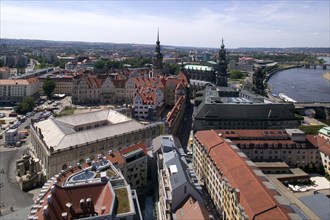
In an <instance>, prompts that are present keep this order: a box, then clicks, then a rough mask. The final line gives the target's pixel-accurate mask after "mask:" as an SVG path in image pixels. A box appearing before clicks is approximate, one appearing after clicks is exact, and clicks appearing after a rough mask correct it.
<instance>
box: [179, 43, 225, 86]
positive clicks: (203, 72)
mask: <svg viewBox="0 0 330 220" xmlns="http://www.w3.org/2000/svg"><path fill="white" fill-rule="evenodd" d="M226 55H227V52H226V49H225V45H224V43H223V39H222V44H221V46H220V50H219V53H218V59H217V62H216V64H212V63H211V62H210V63H204V65H203V64H198V65H196V64H193V65H186V66H185V72H186V73H187V74H188V75H189V76H190V79H192V80H201V81H206V82H210V83H213V84H214V85H216V86H224V87H227V86H228V82H227V80H228V72H227V57H226Z"/></svg>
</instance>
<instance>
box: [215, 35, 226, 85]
mask: <svg viewBox="0 0 330 220" xmlns="http://www.w3.org/2000/svg"><path fill="white" fill-rule="evenodd" d="M215 77H216V85H217V86H226V87H227V86H228V83H227V79H228V73H227V59H226V49H225V45H224V44H223V39H222V44H221V48H220V50H219V60H218V66H217V71H216V73H215Z"/></svg>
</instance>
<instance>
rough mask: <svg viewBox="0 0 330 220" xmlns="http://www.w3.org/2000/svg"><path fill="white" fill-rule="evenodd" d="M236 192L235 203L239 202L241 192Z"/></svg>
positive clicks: (237, 190)
mask: <svg viewBox="0 0 330 220" xmlns="http://www.w3.org/2000/svg"><path fill="white" fill-rule="evenodd" d="M235 191H236V196H237V202H238V203H239V202H240V195H241V191H240V190H239V189H235Z"/></svg>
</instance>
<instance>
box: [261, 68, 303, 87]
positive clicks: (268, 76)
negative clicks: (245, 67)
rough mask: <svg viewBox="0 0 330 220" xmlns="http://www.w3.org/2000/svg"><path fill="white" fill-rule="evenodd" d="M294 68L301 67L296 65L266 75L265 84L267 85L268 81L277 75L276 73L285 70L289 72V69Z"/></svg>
mask: <svg viewBox="0 0 330 220" xmlns="http://www.w3.org/2000/svg"><path fill="white" fill-rule="evenodd" d="M294 68H301V65H298V66H297V65H294V66H286V67H279V68H277V69H275V70H273V71H271V72H270V73H268V74H267V75H266V78H265V82H266V83H267V82H268V80H269V79H270V78H271V77H272V76H273V75H274V74H275V73H278V72H280V71H283V70H288V69H294Z"/></svg>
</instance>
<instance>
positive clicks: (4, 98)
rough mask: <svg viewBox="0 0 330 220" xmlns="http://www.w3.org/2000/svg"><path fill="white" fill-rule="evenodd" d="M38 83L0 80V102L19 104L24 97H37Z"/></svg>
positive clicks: (32, 80)
mask: <svg viewBox="0 0 330 220" xmlns="http://www.w3.org/2000/svg"><path fill="white" fill-rule="evenodd" d="M39 89H40V81H39V80H38V79H37V78H34V77H32V78H29V79H0V100H1V101H0V102H4V103H5V102H19V101H22V99H23V98H24V97H27V96H32V97H38V96H39Z"/></svg>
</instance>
